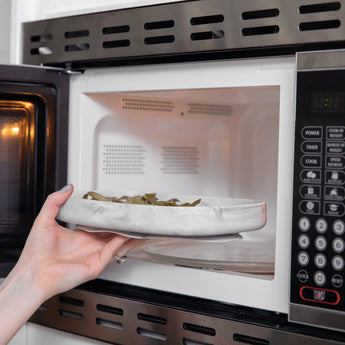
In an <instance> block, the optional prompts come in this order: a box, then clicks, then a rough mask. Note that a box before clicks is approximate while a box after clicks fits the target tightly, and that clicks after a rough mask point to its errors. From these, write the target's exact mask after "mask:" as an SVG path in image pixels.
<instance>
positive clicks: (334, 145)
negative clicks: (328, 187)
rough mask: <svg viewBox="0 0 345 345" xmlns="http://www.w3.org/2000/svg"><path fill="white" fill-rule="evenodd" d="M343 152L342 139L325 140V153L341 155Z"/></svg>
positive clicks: (344, 148)
mask: <svg viewBox="0 0 345 345" xmlns="http://www.w3.org/2000/svg"><path fill="white" fill-rule="evenodd" d="M315 153H318V152H315ZM344 153H345V142H344V141H328V142H326V154H331V155H343V154H344Z"/></svg>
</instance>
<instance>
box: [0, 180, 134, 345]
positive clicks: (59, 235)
mask: <svg viewBox="0 0 345 345" xmlns="http://www.w3.org/2000/svg"><path fill="white" fill-rule="evenodd" d="M72 192H73V186H71V185H68V186H66V187H65V188H63V189H62V190H61V191H58V192H55V193H53V194H51V195H49V196H48V198H47V200H46V202H45V204H44V205H43V207H42V209H41V211H40V213H39V215H38V216H37V218H36V220H35V222H34V224H33V226H32V229H31V232H30V234H29V237H28V239H27V241H26V244H25V247H24V249H23V252H22V254H21V256H20V258H19V260H18V262H17V264H16V265H15V267H14V268H13V270H12V271H11V272H10V274H9V275H8V276H7V278H6V279H5V280H4V282H3V283H2V284H1V285H0V344H1V345H5V344H7V343H8V342H9V341H10V340H11V339H12V337H13V336H14V335H15V334H16V332H17V331H18V330H19V329H20V328H21V326H22V325H23V324H24V323H25V322H26V321H27V320H28V319H29V318H30V316H31V315H32V314H33V313H34V312H35V310H37V308H38V307H40V305H41V304H42V303H43V302H45V301H46V300H47V299H49V298H50V297H52V296H54V295H56V294H58V293H61V292H64V291H67V290H70V289H72V288H74V287H76V286H78V285H80V284H82V283H84V282H86V281H88V280H91V279H95V278H97V277H98V276H99V275H100V274H101V272H102V271H103V269H104V268H105V267H106V266H107V265H108V264H110V263H111V262H114V259H113V255H114V253H117V254H118V255H120V256H122V255H124V254H126V253H127V252H128V251H129V250H131V249H132V248H134V247H135V246H137V245H138V240H133V239H129V238H127V237H124V236H119V235H114V234H109V233H97V234H96V233H88V232H85V231H80V230H71V229H67V228H64V227H62V226H60V225H59V224H57V222H56V221H55V217H56V215H57V213H58V211H59V208H60V206H61V205H62V204H63V203H64V202H65V201H66V200H67V199H68V198H69V196H70V195H71V194H72ZM114 264H115V263H114Z"/></svg>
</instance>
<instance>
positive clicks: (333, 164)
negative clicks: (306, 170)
mask: <svg viewBox="0 0 345 345" xmlns="http://www.w3.org/2000/svg"><path fill="white" fill-rule="evenodd" d="M302 158H303V157H302ZM344 167H345V158H344V157H338V156H334V157H332V156H326V169H343V168H344Z"/></svg>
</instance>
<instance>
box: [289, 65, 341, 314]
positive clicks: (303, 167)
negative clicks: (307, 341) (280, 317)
mask: <svg viewBox="0 0 345 345" xmlns="http://www.w3.org/2000/svg"><path fill="white" fill-rule="evenodd" d="M296 97H297V100H296V101H297V103H296V129H295V167H294V190H293V230H292V256H291V286H290V291H291V292H290V302H291V303H294V304H298V305H307V306H312V307H317V308H324V309H332V310H337V311H345V70H321V71H320V70H315V71H301V72H298V73H297V95H296Z"/></svg>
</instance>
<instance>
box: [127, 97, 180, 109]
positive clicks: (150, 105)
mask: <svg viewBox="0 0 345 345" xmlns="http://www.w3.org/2000/svg"><path fill="white" fill-rule="evenodd" d="M174 108H175V107H174V104H173V103H172V102H170V101H160V100H154V99H142V98H123V99H122V109H128V110H142V111H160V112H163V111H164V112H172V111H173V110H174Z"/></svg>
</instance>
